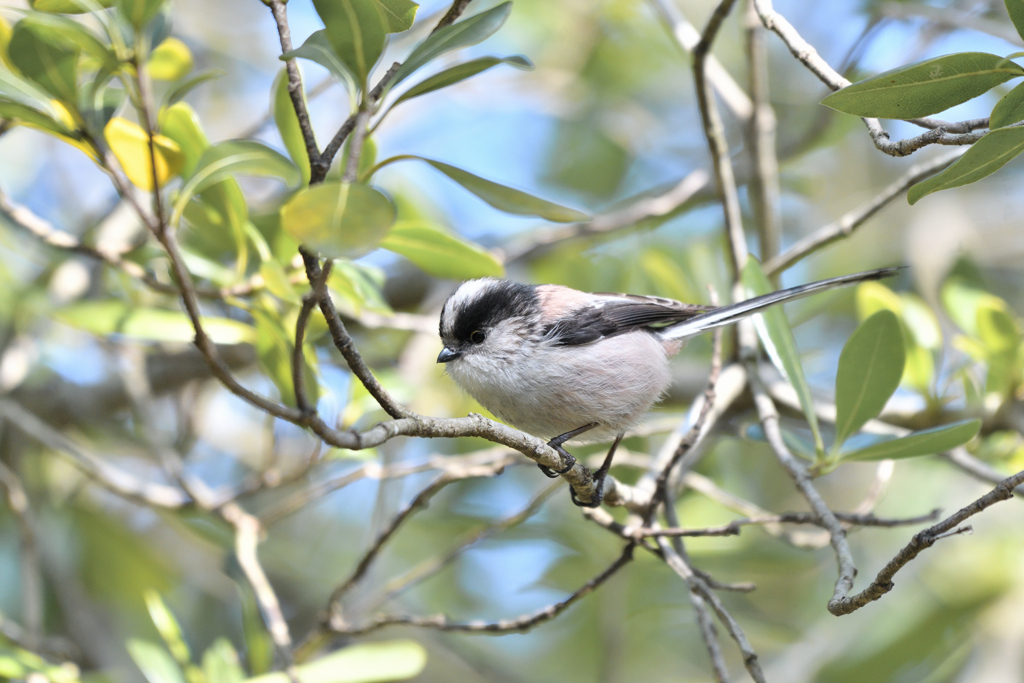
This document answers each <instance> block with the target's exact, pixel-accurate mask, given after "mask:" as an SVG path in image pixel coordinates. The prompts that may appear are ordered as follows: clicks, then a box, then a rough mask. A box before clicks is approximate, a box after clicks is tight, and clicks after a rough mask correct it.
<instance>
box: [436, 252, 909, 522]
mask: <svg viewBox="0 0 1024 683" xmlns="http://www.w3.org/2000/svg"><path fill="white" fill-rule="evenodd" d="M899 270H900V268H881V269H877V270H870V271H866V272H862V273H855V274H852V275H844V276H841V277H835V278H830V279H827V280H820V281H817V282H812V283H809V284H804V285H799V286H796V287H790V288H788V289H782V290H779V291H776V292H772V293H770V294H765V295H762V296H757V297H754V298H752V299H747V300H745V301H740V302H738V303H734V304H731V305H727V306H720V307H717V306H705V305H700V304H690V303H683V302H680V301H674V300H672V299H665V298H662V297H657V296H644V295H636V294H611V293H587V292H581V291H579V290H576V289H572V288H570V287H565V286H562V285H553V284H542V285H532V284H523V283H519V282H515V281H512V280H505V279H497V278H490V277H488V278H480V279H475V280H468V281H466V282H463V283H462V284H460V285H459V286H458V287H457V288H456V289H455V291H453V292H452V293H451V295H450V296H449V297H448V299H447V300H446V301H445V303H444V306H443V307H442V309H441V315H440V320H439V326H438V327H439V333H440V336H441V341H442V343H443V344H444V348H442V349H441V352H440V353H439V354H438V356H437V362H438V363H443V364H444V365H445V371H446V373H447V374H448V375H449V376H450V377H451V378H452V380H454V381H455V383H456V384H457V385H458V386H459V387H461V388H462V389H463V390H464V391H466V392H467V393H468V394H469V395H470V396H472V397H473V398H474V399H476V400H477V401H478V402H479V403H480V404H481V405H482V406H484V407H485V408H487V410H489V411H490V412H491V413H492V414H494V415H495V416H497V417H498V418H500V419H501V420H503V421H504V422H507V423H508V424H510V425H512V426H513V427H515V428H517V429H520V430H522V431H524V432H527V433H529V434H533V435H534V436H538V437H541V438H544V439H548V445H549V446H551V447H552V448H553V449H554V450H556V451H557V452H558V453H559V454H561V455H562V456H563V458H564V459H565V462H568V463H569V464H568V465H567V466H566V467H565V468H563V469H561V470H551V469H550V468H547V467H545V466H543V465H541V466H540V467H541V471H542V472H544V474H545V475H547V476H550V477H557V476H559V475H560V474H564V473H566V472H568V470H569V469H571V468H572V466H573V464H575V459H574V458H573V456H572V455H571V454H570V453H569V452H568V451H566V450H565V448H564V446H563V444H565V443H566V442H567V441H573V442H574V443H587V442H601V441H607V440H608V439H610V438H612V439H614V441H613V443H612V446H611V448H610V450H609V452H608V454H607V455H606V456H605V460H604V463H603V464H602V466H601V467H600V468H599V469H598V470H597V471H595V472H594V473H593V478H594V483H595V492H596V495H595V496H594V497H592V498H591V500H590V501H587V502H582V501H580V500H578V498H577V497H576V494H575V491H572V492H571V495H572V500H573V502H574V503H575V504H577V505H580V506H583V507H597V506H599V505H600V504H601V499H602V494H603V483H604V478H605V475H606V474H607V472H608V469H609V468H610V467H611V461H612V458H613V457H614V454H615V450H616V448H617V447H618V445H619V442H620V441H621V440H622V438H623V435H624V434H625V432H626V431H627V430H628V429H629V428H630V427H632V426H633V425H635V424H636V423H637V422H638V421H639V420H640V419H641V418H642V417H643V415H644V414H645V413H646V412H647V411H648V410H649V409H650V408H651V406H653V405H654V403H655V402H657V401H658V400H659V399H661V397H662V396H663V395H664V394H665V392H666V390H667V389H668V387H669V385H670V383H671V373H670V371H669V359H670V358H671V357H672V356H674V355H675V354H676V353H678V352H679V350H680V349H681V348H682V347H683V346H684V344H685V342H686V341H687V340H688V339H689V338H691V337H694V336H696V335H699V334H702V333H704V332H706V331H708V330H711V329H714V328H716V327H722V326H724V325H730V324H732V323H735V322H737V321H739V320H741V319H743V318H746V317H748V316H750V315H753V314H755V313H757V312H759V311H762V310H764V309H765V308H768V307H770V306H775V305H778V304H781V303H784V302H786V301H792V300H794V299H799V298H801V297H805V296H809V295H811V294H815V293H818V292H823V291H826V290H829V289H833V288H836V287H845V286H849V285H853V284H856V283H859V282H864V281H868V280H878V279H881V278H885V277H889V276H891V275H894V274H895V273H896V272H898V271H899Z"/></svg>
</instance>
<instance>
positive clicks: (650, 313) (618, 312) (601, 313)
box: [543, 293, 715, 346]
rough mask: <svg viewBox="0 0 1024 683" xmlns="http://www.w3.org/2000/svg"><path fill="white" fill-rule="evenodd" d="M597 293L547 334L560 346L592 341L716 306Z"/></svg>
mask: <svg viewBox="0 0 1024 683" xmlns="http://www.w3.org/2000/svg"><path fill="white" fill-rule="evenodd" d="M595 296H596V297H600V298H601V299H603V300H599V301H597V302H595V305H593V306H591V307H588V308H586V309H583V310H577V311H575V312H573V313H572V314H571V315H569V316H567V317H564V318H562V319H560V320H557V321H555V322H554V323H552V324H551V325H549V326H548V327H547V328H545V329H544V331H543V333H544V337H545V338H546V339H549V340H551V341H553V342H554V343H555V344H557V345H558V346H575V345H578V344H589V343H591V342H595V341H597V340H598V339H604V338H606V337H614V336H616V335H619V334H624V333H626V332H632V331H633V330H636V329H642V328H651V327H662V326H664V325H671V324H673V323H677V322H680V321H683V320H688V319H690V318H693V317H695V316H697V315H700V314H701V313H706V312H708V311H711V310H714V308H715V307H714V306H701V305H698V304H684V303H681V302H679V301H673V300H672V299H662V298H660V297H654V296H637V295H635V294H603V293H602V294H595Z"/></svg>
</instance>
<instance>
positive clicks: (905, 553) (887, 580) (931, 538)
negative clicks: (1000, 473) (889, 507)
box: [828, 470, 1024, 616]
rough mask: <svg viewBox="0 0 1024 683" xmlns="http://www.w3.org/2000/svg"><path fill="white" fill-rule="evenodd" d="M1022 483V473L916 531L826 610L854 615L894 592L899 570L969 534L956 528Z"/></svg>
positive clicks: (1011, 493)
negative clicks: (861, 584) (856, 589)
mask: <svg viewBox="0 0 1024 683" xmlns="http://www.w3.org/2000/svg"><path fill="white" fill-rule="evenodd" d="M1022 483H1024V470H1022V471H1020V472H1018V473H1017V474H1015V475H1013V476H1011V477H1007V478H1006V479H1003V480H1002V481H1001V482H999V484H998V485H997V486H996V487H995V488H994V489H992V490H991V491H990V492H988V493H986V494H985V495H984V496H982V497H981V498H979V499H977V500H976V501H974V502H973V503H971V504H970V505H968V506H966V507H964V508H961V509H960V510H959V511H957V512H956V514H953V515H950V516H949V517H947V518H946V519H944V520H942V521H941V522H939V523H938V524H936V525H935V526H932V527H929V528H927V529H925V530H924V531H919V532H918V533H916V534H914V537H913V538H912V539H910V543H908V544H907V545H906V546H904V547H903V549H902V550H900V551H899V552H898V553H897V554H896V556H895V557H894V558H893V559H892V560H890V561H889V563H888V564H887V565H885V567H883V568H882V570H881V571H880V572H878V575H877V576H876V577H875V580H874V581H872V582H871V585H870V586H868V587H867V588H865V589H864V590H862V591H861V592H860V593H857V594H856V595H852V596H850V597H846V596H843V597H841V598H839V599H833V600H832V601H831V602H830V603H829V606H828V611H829V612H831V613H832V614H834V615H836V616H842V615H844V614H850V613H851V612H855V611H857V610H858V609H860V608H861V607H863V606H864V605H866V604H868V603H869V602H874V601H875V600H878V599H879V598H881V597H882V596H883V595H885V594H886V593H888V592H889V591H891V590H892V589H893V586H894V584H893V582H892V579H893V577H894V576H895V575H896V572H898V571H899V570H900V569H902V568H903V567H905V566H906V565H907V563H909V562H910V561H911V560H913V559H914V558H915V557H917V556H918V555H919V554H920V553H921V552H922V551H924V550H926V549H927V548H931V547H932V546H933V545H935V542H936V541H938V540H940V539H942V538H946V537H948V536H951V535H954V534H959V533H965V532H968V531H970V527H960V526H959V525H960V524H961V523H962V522H963V521H964V520H966V519H967V518H969V517H972V516H974V515H976V514H978V513H979V512H981V511H982V510H985V509H986V508H989V507H991V506H993V505H995V504H996V503H998V502H1000V501H1004V500H1009V499H1010V498H1012V497H1013V490H1014V489H1015V488H1017V487H1018V486H1020V485H1021V484H1022Z"/></svg>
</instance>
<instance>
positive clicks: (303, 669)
mask: <svg viewBox="0 0 1024 683" xmlns="http://www.w3.org/2000/svg"><path fill="white" fill-rule="evenodd" d="M426 663H427V652H426V650H424V649H423V646H422V645H420V644H419V643H417V642H416V641H414V640H389V641H383V642H377V643H363V644H361V645H351V646H349V647H346V648H344V649H342V650H338V651H337V652H332V653H331V654H329V655H327V656H325V657H321V658H320V659H317V660H314V661H312V662H309V663H308V664H301V665H299V666H297V667H295V673H296V674H297V675H298V677H299V680H300V681H302V683H378V682H379V683H383V682H385V681H402V680H407V679H409V678H412V677H413V676H416V675H418V674H419V673H420V672H421V671H423V667H424V666H426ZM248 683H289V682H288V676H287V674H284V673H280V672H278V673H272V674H268V675H266V676H259V677H258V678H250V679H249V681H248Z"/></svg>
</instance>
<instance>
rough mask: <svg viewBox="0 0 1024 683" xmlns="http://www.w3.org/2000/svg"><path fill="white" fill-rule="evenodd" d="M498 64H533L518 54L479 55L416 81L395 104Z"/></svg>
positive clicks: (528, 67)
mask: <svg viewBox="0 0 1024 683" xmlns="http://www.w3.org/2000/svg"><path fill="white" fill-rule="evenodd" d="M498 64H508V65H509V66H514V67H516V68H518V69H532V68H533V64H532V63H531V62H530V60H528V59H527V58H526V57H522V56H519V55H515V56H513V57H481V58H479V59H474V60H472V61H469V62H464V63H462V64H456V65H455V66H452V67H448V68H447V69H445V70H444V71H442V72H440V73H437V74H434V75H433V76H431V77H430V78H427V79H425V80H424V81H422V82H420V83H417V84H416V85H414V86H413V87H411V88H409V89H408V90H407V91H405V92H404V93H402V95H401V97H399V98H398V99H397V100H395V104H396V105H397V104H398V103H399V102H404V101H406V100H411V99H412V98H414V97H419V96H420V95H426V94H427V93H429V92H434V91H435V90H440V89H441V88H447V87H448V86H449V85H454V84H456V83H459V82H461V81H464V80H466V79H467V78H471V77H473V76H476V75H477V74H478V73H481V72H483V71H487V70H488V69H490V68H491V67H493V66H497V65H498Z"/></svg>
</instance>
